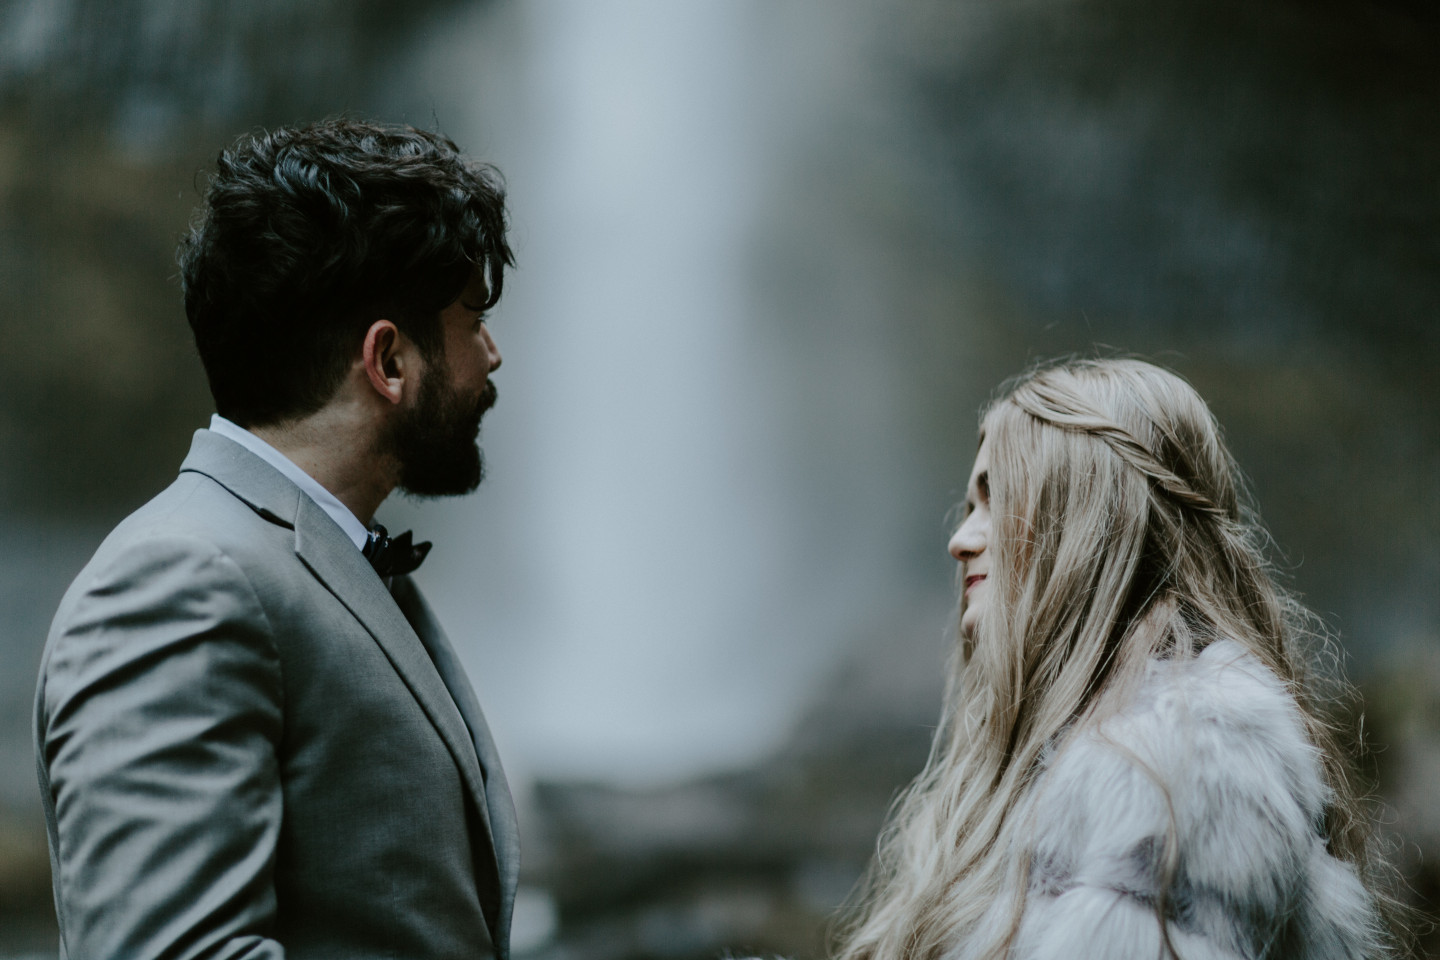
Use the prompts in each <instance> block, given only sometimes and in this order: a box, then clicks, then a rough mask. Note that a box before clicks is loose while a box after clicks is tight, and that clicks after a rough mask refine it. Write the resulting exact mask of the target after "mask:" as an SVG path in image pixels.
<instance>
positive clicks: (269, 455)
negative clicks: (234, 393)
mask: <svg viewBox="0 0 1440 960" xmlns="http://www.w3.org/2000/svg"><path fill="white" fill-rule="evenodd" d="M210 432H211V433H218V434H220V436H222V437H225V438H226V439H229V440H234V441H235V442H236V443H238V444H240V446H242V447H244V448H245V449H246V450H249V451H250V452H251V453H253V454H255V456H257V457H259V458H260V459H261V460H264V461H265V462H266V463H268V464H270V466H272V467H274V468H275V469H276V470H279V471H280V472H281V473H283V474H284V475H285V477H286V478H287V479H288V480H289V481H290V482H291V483H293V484H295V486H297V487H299V488H300V489H301V490H303V491H304V492H305V495H306V496H308V497H309V498H310V499H311V500H314V501H315V505H316V506H317V507H319V508H320V509H321V510H324V511H325V512H326V513H327V514H329V515H330V519H331V520H334V521H335V522H336V523H337V524H339V526H340V529H341V530H344V531H345V535H346V536H347V537H349V538H350V539H351V540H353V541H354V542H355V549H357V550H363V549H365V541H366V540H368V539H369V538H370V531H369V529H367V528H366V526H365V524H363V523H361V522H360V519H359V518H358V517H356V516H355V514H353V513H351V512H350V508H349V507H347V506H345V504H343V503H341V502H340V500H339V498H338V497H336V496H335V494H333V493H331V492H330V491H329V490H326V489H325V488H324V487H322V486H320V484H319V483H318V482H316V480H315V478H314V477H312V476H310V474H308V473H306V472H305V471H304V470H301V469H300V468H299V467H297V466H295V461H293V460H291V459H290V458H289V457H287V456H285V454H283V453H281V452H280V451H279V450H276V449H275V448H274V447H272V446H270V444H268V443H266V442H265V441H264V440H261V439H260V438H259V437H257V436H255V434H253V433H251V432H250V431H249V430H246V429H245V428H244V427H242V426H240V425H239V424H237V423H234V422H232V421H230V420H226V419H225V418H224V417H222V416H220V414H218V413H215V414H211V416H210Z"/></svg>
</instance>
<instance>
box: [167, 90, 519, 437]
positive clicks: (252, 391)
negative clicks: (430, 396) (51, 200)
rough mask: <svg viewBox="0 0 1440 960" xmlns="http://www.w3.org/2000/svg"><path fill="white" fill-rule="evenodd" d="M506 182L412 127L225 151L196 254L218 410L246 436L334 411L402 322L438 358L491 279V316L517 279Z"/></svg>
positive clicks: (198, 303) (321, 130) (189, 295)
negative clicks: (447, 321) (460, 307)
mask: <svg viewBox="0 0 1440 960" xmlns="http://www.w3.org/2000/svg"><path fill="white" fill-rule="evenodd" d="M505 230H506V218H505V192H504V187H503V184H502V182H501V180H500V175H499V173H498V171H496V170H495V169H494V168H493V167H489V166H486V165H482V164H476V163H473V162H471V161H468V160H467V159H466V158H465V157H463V156H462V155H461V153H460V150H459V148H458V147H456V146H455V144H454V143H453V142H452V141H451V140H449V139H448V138H446V137H444V136H442V135H440V134H437V133H430V132H427V131H424V130H417V129H415V128H413V127H407V126H389V125H381V124H375V123H367V122H362V121H356V120H348V119H334V120H325V121H321V122H319V123H314V124H310V125H307V126H301V127H290V128H280V129H277V130H273V131H270V132H268V133H267V132H263V131H262V132H258V133H254V134H250V135H247V136H244V137H241V138H240V139H239V140H237V141H236V142H235V143H234V144H233V145H231V146H230V147H228V148H227V149H225V150H223V151H221V153H220V157H219V161H218V163H217V165H216V172H215V175H214V176H213V177H212V178H211V180H210V182H209V186H208V188H207V190H206V193H205V201H204V205H203V206H202V207H201V208H200V211H199V212H198V215H197V218H196V222H195V224H194V225H193V227H192V228H191V230H190V233H189V235H188V236H186V237H185V238H184V239H183V240H182V241H181V244H180V250H179V262H180V276H181V283H182V285H183V288H184V294H185V313H186V316H187V318H188V319H189V321H190V329H191V331H192V332H193V333H194V335H195V345H196V347H197V349H198V350H199V353H200V360H201V362H202V363H203V364H204V366H205V374H206V376H207V377H208V378H209V381H210V392H211V394H212V395H213V396H214V398H215V408H216V410H217V412H219V413H220V415H221V416H223V417H226V418H228V419H230V420H233V421H234V422H236V423H238V424H240V425H241V426H246V427H249V426H264V425H270V424H275V423H281V422H285V421H287V420H292V419H295V418H298V417H303V416H305V415H307V414H309V413H313V412H314V411H316V410H318V409H320V407H322V406H324V405H325V403H326V402H327V401H328V400H329V399H330V397H331V396H332V395H333V394H334V392H335V390H336V389H337V388H338V387H339V385H340V383H341V381H342V380H343V379H344V376H345V371H346V370H347V369H348V368H349V366H350V363H351V362H352V361H353V359H354V357H355V356H356V352H357V351H358V349H359V346H360V343H361V341H362V340H363V338H364V334H365V331H366V330H367V329H368V328H369V326H370V325H371V324H372V323H373V322H374V321H375V320H377V319H380V318H389V319H391V320H393V321H394V322H395V324H396V326H398V327H399V328H400V330H401V331H402V332H403V333H404V334H405V335H406V336H407V337H409V338H411V339H412V340H413V341H415V343H416V345H417V346H418V347H419V348H420V350H421V351H422V353H423V354H424V355H425V356H426V357H427V358H433V357H436V356H440V355H441V340H440V337H441V331H440V325H439V312H440V310H442V309H443V308H444V307H445V306H447V305H448V304H450V303H452V302H453V301H454V300H455V299H456V298H457V297H458V296H459V295H460V292H461V291H462V290H463V289H464V287H465V285H466V283H467V282H469V280H470V278H471V277H472V276H473V275H474V273H475V271H476V270H479V271H481V272H482V274H483V275H484V277H485V279H486V282H487V285H488V288H489V297H488V301H487V302H486V303H485V304H484V306H485V307H486V308H487V309H488V308H489V307H491V306H493V305H494V303H495V302H496V301H497V300H499V299H500V292H501V289H502V287H503V284H504V271H505V268H506V267H508V266H513V265H514V257H513V255H512V254H511V251H510V247H509V245H508V244H507V243H506V240H505Z"/></svg>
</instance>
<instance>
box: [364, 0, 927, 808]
mask: <svg viewBox="0 0 1440 960" xmlns="http://www.w3.org/2000/svg"><path fill="white" fill-rule="evenodd" d="M805 12H806V14H807V20H806V23H807V24H808V26H809V27H810V30H809V31H808V34H806V33H801V32H800V31H798V30H795V29H794V28H795V27H796V26H799V24H798V23H790V24H787V23H784V22H779V23H777V22H775V21H776V18H777V17H781V18H783V16H784V14H783V13H781V12H780V11H779V10H778V9H777V8H771V7H767V6H766V5H764V4H754V3H733V2H728V0H711V2H697V3H685V4H666V3H623V4H606V5H604V6H603V8H601V7H597V6H596V5H593V4H588V3H585V2H581V0H571V2H558V0H557V2H550V3H542V4H526V5H523V6H521V5H518V4H517V5H500V6H498V7H483V8H482V7H474V8H471V9H470V10H468V11H466V12H464V13H463V14H461V15H459V16H457V17H455V18H453V19H450V20H447V21H446V22H445V23H443V24H441V25H439V26H437V28H436V30H435V33H434V36H433V39H432V40H431V41H429V42H426V43H422V44H421V45H420V47H419V49H420V50H421V54H420V57H419V59H418V61H417V62H416V63H415V64H406V66H405V69H407V70H412V69H413V70H419V71H421V72H422V73H424V72H427V71H428V72H429V73H430V74H431V75H432V76H434V77H436V78H439V77H445V76H456V75H463V74H464V71H463V70H460V69H457V66H458V65H459V64H461V63H469V64H471V66H472V69H473V73H474V74H475V79H474V81H473V83H467V89H465V90H463V91H454V92H453V93H452V94H451V95H450V96H451V97H453V102H447V101H446V99H445V97H444V96H443V95H442V96H441V97H437V98H436V99H435V100H434V101H432V102H431V103H430V104H429V105H428V110H429V111H433V112H434V114H435V116H437V117H438V120H439V122H440V124H441V126H442V127H443V128H444V129H446V130H447V131H448V132H450V133H451V134H452V135H453V136H454V137H455V138H456V139H457V140H459V141H460V142H462V143H464V144H466V146H467V148H468V149H470V150H472V151H473V152H474V153H476V154H477V155H478V156H481V157H483V158H485V159H488V160H492V161H494V162H496V163H497V164H498V165H499V166H500V167H501V168H502V170H504V172H505V173H506V175H507V178H508V180H509V183H510V187H511V205H512V209H513V210H514V211H515V216H516V222H515V239H516V243H517V247H518V255H519V258H520V266H519V269H518V271H517V272H516V273H515V274H514V276H513V279H512V280H510V281H507V286H506V295H505V300H504V302H502V304H501V306H500V308H499V310H498V311H497V318H496V320H495V321H494V323H493V330H494V333H495V336H496V338H497V340H498V342H499V344H500V347H501V350H502V352H503V354H504V355H505V358H506V361H505V363H506V366H505V368H503V369H502V370H501V371H500V372H499V374H498V375H497V383H498V387H499V391H500V396H501V403H500V405H499V407H498V408H497V409H496V411H495V412H494V413H493V414H492V415H491V417H490V420H489V422H488V423H487V425H486V428H485V433H484V437H483V441H484V443H483V445H484V447H485V449H486V453H487V458H488V461H489V463H490V479H489V480H487V482H486V483H485V485H484V486H482V488H481V491H480V492H479V493H478V494H477V495H476V496H475V497H473V498H470V499H467V500H464V501H458V502H454V503H436V504H433V505H426V506H424V507H423V508H419V509H418V511H417V509H416V508H415V507H413V506H406V505H403V504H402V505H398V506H397V505H392V507H391V508H390V509H393V510H395V512H396V513H397V514H400V513H410V512H412V511H414V515H413V516H411V517H406V522H412V521H413V522H414V523H415V525H417V526H418V527H419V528H420V530H421V532H422V533H426V532H427V531H435V532H437V533H443V534H444V537H443V539H442V541H441V542H440V544H439V546H437V549H436V557H437V558H438V559H439V562H437V563H434V564H432V565H431V566H428V567H427V568H426V570H425V571H424V572H423V578H424V583H425V586H426V588H427V590H428V592H429V593H430V595H431V597H432V600H433V602H434V603H435V605H436V607H437V608H438V609H439V611H440V614H441V616H442V618H443V619H444V621H445V622H446V623H447V625H448V626H449V629H450V632H451V634H452V636H453V637H454V638H455V641H456V643H457V645H458V646H459V647H460V648H461V649H462V651H463V653H464V656H465V657H466V660H467V663H468V665H469V667H470V669H471V672H472V675H473V678H474V680H475V683H476V685H477V687H478V688H479V690H480V693H481V696H482V700H483V701H484V702H485V704H486V706H487V709H488V710H489V711H490V714H491V722H492V725H493V726H494V727H495V728H496V732H497V737H498V738H499V739H500V740H501V741H502V743H501V746H502V748H504V749H505V756H506V758H507V764H510V765H513V766H514V767H515V768H517V769H518V770H529V771H530V772H533V773H537V774H544V775H550V776H558V775H563V776H581V777H598V778H605V779H622V780H635V779H640V780H656V779H671V778H676V777H681V776H684V775H687V774H691V773H694V772H696V771H700V770H708V769H713V768H716V767H719V766H727V765H734V764H739V763H742V762H747V761H750V760H753V759H754V758H755V757H756V756H758V755H759V754H761V753H762V752H764V751H765V750H767V749H769V748H771V747H773V746H774V745H775V744H776V743H778V741H779V740H780V739H781V738H783V737H784V736H785V735H786V733H787V732H788V731H789V729H790V728H791V726H792V725H793V722H794V720H795V718H796V716H797V715H798V713H799V712H800V711H801V709H803V707H804V706H805V705H806V704H807V703H808V701H809V700H810V699H811V697H812V695H813V693H814V691H815V689H816V688H817V686H818V685H820V684H822V683H824V682H825V680H826V678H827V677H828V676H829V675H830V673H831V671H833V669H834V668H835V667H836V665H837V662H838V660H839V658H840V656H841V654H842V653H843V652H844V651H845V649H846V644H845V641H846V640H847V639H848V638H850V637H852V636H853V635H854V632H855V629H856V627H857V624H865V623H866V622H867V617H869V616H872V613H871V611H874V610H877V609H882V608H883V607H884V604H885V602H886V600H887V598H889V597H893V593H894V586H893V584H890V583H887V582H885V574H884V573H883V572H882V568H883V566H884V565H885V563H886V561H887V558H888V557H890V556H893V554H894V553H895V552H896V551H895V549H894V547H893V545H892V546H891V547H887V546H886V544H885V542H884V540H885V538H886V537H888V538H890V539H891V540H892V541H893V540H895V539H897V538H899V537H900V536H901V535H902V533H903V524H901V523H895V522H893V521H894V519H895V517H894V513H895V511H896V510H897V509H899V510H903V503H904V501H905V498H904V497H902V496H896V495H895V494H896V493H897V491H898V490H899V489H900V488H902V487H903V486H904V482H905V481H904V479H903V478H904V477H905V476H906V474H907V470H906V465H905V463H904V461H903V458H902V457H898V456H875V455H873V454H874V453H875V450H874V443H875V436H876V433H877V431H878V432H880V433H883V432H884V429H885V424H887V423H888V422H891V421H893V420H894V419H895V417H896V416H897V411H896V410H895V409H894V408H893V406H892V405H889V404H888V403H887V402H886V399H885V384H886V378H887V374H886V371H885V369H884V368H883V367H882V366H881V365H878V364H876V363H873V362H872V360H873V359H874V358H873V347H874V339H875V338H878V337H879V336H880V334H879V332H878V330H879V327H878V325H877V324H876V323H875V318H874V316H873V315H867V316H865V317H863V318H852V319H858V322H855V323H850V324H846V323H839V324H837V327H836V332H835V335H834V339H835V340H836V341H837V345H831V346H829V347H825V346H821V347H819V348H818V350H819V351H822V352H823V351H828V353H827V356H828V357H829V358H830V360H832V361H833V360H836V359H839V360H840V361H841V363H840V366H839V370H841V371H848V372H849V373H851V374H853V377H849V378H847V379H848V380H849V382H848V383H847V384H846V385H845V388H844V389H843V390H841V391H836V390H834V389H833V388H831V387H829V386H826V385H824V384H823V382H822V381H823V380H827V379H828V380H831V381H833V380H834V378H835V374H836V373H837V369H836V367H835V366H833V365H832V366H831V367H830V368H829V369H828V370H824V371H821V370H818V369H815V368H816V366H817V365H816V364H814V363H807V362H806V360H805V358H804V357H803V356H799V357H787V356H785V355H783V354H778V355H777V351H776V349H775V348H776V338H775V335H774V334H773V333H772V332H771V331H769V330H767V329H766V325H767V324H773V323H774V322H775V318H774V317H773V314H774V312H775V307H774V305H773V303H769V302H766V301H765V300H764V298H763V297H760V296H758V295H757V294H756V292H755V288H756V281H755V274H756V272H757V269H761V268H763V267H764V266H765V265H764V264H763V263H761V262H760V259H761V258H760V255H759V254H758V253H757V250H758V249H761V248H763V246H764V245H765V243H768V242H773V236H772V235H773V232H774V229H773V219H774V218H775V214H774V210H773V207H774V205H775V203H776V195H777V193H779V192H780V191H782V190H783V189H784V186H783V183H784V182H783V180H782V179H781V178H782V177H784V176H786V175H787V174H788V173H789V172H790V166H791V164H790V161H792V160H793V155H794V154H796V153H798V150H797V143H798V142H801V141H803V138H804V137H806V136H807V135H809V134H812V133H814V131H815V130H816V128H817V125H820V126H823V125H824V124H825V123H826V122H828V121H829V119H830V118H829V117H828V116H827V113H826V111H830V112H831V113H833V111H834V106H835V103H836V102H837V99H838V98H842V97H844V96H845V94H846V91H845V86H844V83H843V80H844V77H845V74H844V71H843V66H844V57H845V49H846V48H845V46H844V44H843V43H839V42H836V40H837V37H836V36H835V35H834V34H835V31H836V30H837V28H838V27H839V25H841V24H843V23H844V20H843V18H835V17H828V18H827V17H826V15H825V14H824V12H823V9H819V8H812V9H809V10H807V11H805ZM793 14H794V11H793V10H792V11H791V15H792V16H793ZM827 31H828V32H827ZM775 32H779V33H781V37H782V38H783V41H784V44H785V46H784V49H783V56H784V57H785V58H787V64H788V66H789V67H790V70H789V75H788V76H786V77H783V78H778V82H777V66H778V64H777V62H776V59H775V57H776V55H777V54H779V53H780V47H779V45H778V44H777V45H776V47H775V48H774V49H772V48H770V47H768V46H767V45H766V44H765V43H763V42H757V38H759V37H765V36H767V35H770V34H772V33H775ZM807 35H808V37H809V42H808V43H807V41H806V40H805V37H806V36H807ZM807 56H808V57H811V58H813V62H812V63H810V64H808V66H809V67H810V69H809V70H808V71H807V70H796V69H794V67H795V65H794V63H793V59H794V58H796V57H800V58H805V57H807ZM827 71H828V72H827ZM796 75H799V76H800V77H801V78H802V79H800V80H798V82H797V80H796ZM417 86H419V87H420V88H422V89H432V90H433V89H444V85H443V84H441V83H437V82H427V81H422V82H421V83H419V84H417ZM476 91H478V93H477V92H476ZM408 109H409V111H410V112H411V113H412V114H414V115H415V116H413V119H415V120H416V122H422V120H423V118H422V117H421V116H420V114H421V113H422V112H426V111H427V105H425V104H419V105H410V107H409V108H408ZM812 239H815V238H812ZM827 242H829V243H831V244H832V245H834V243H835V241H834V240H833V239H830V240H828V241H827ZM849 254H850V258H851V260H853V261H854V262H855V265H856V269H855V270H854V271H853V273H850V274H849V275H848V276H840V277H838V278H836V283H835V288H834V289H831V290H826V291H815V295H814V301H813V303H812V304H811V305H809V306H808V308H807V309H809V310H812V311H818V310H821V309H823V307H824V305H825V304H828V303H830V302H832V301H837V300H844V301H847V302H848V303H849V306H847V307H845V308H844V309H842V311H840V312H841V313H844V312H850V313H854V312H855V311H857V310H863V309H866V305H867V304H869V303H870V302H871V301H873V300H874V299H876V298H875V297H874V295H873V293H871V294H868V295H867V293H866V290H865V287H866V285H867V284H871V283H873V280H871V279H867V277H866V276H865V274H864V271H863V270H862V269H859V267H860V263H861V259H862V258H861V256H860V254H859V253H858V252H857V251H856V250H850V251H849ZM841 262H842V263H843V260H842V261H841ZM839 268H840V265H839V264H836V265H832V269H839ZM782 319H798V318H782ZM842 319H843V318H842ZM808 322H811V323H813V322H814V320H813V318H811V319H810V320H809V321H808ZM857 329H858V330H861V331H866V330H868V332H862V333H861V334H860V335H858V336H857V335H850V334H851V333H853V331H855V330H857ZM811 374H815V375H816V377H817V387H816V389H814V390H808V391H807V390H806V389H805V385H804V382H803V379H802V378H804V377H806V376H808V375H811ZM837 395H838V396H837ZM807 397H808V399H807ZM815 404H826V405H834V404H838V406H829V408H828V409H827V410H826V411H825V415H824V419H825V420H832V419H833V420H835V421H845V422H847V423H848V424H849V425H850V429H849V430H848V431H847V432H846V434H845V435H844V436H843V438H841V439H839V441H838V446H834V447H832V449H831V450H830V451H829V455H830V457H831V458H833V459H832V460H831V462H828V463H827V464H826V466H825V468H824V471H822V472H825V471H829V472H830V476H828V477H821V478H819V479H820V482H819V484H818V485H817V484H815V483H812V482H811V481H813V480H815V479H816V478H815V477H805V476H803V471H804V469H805V466H804V465H802V464H797V463H796V461H797V460H799V459H800V458H799V457H797V456H796V449H797V448H798V447H801V446H803V445H804V444H805V442H806V440H807V438H806V437H805V436H802V435H801V434H802V433H803V432H804V431H805V430H806V429H807V426H806V419H805V418H806V416H807V415H808V414H809V413H811V412H813V409H812V408H813V407H814V405H815ZM812 419H813V417H812ZM812 466H813V465H812ZM835 467H839V468H840V469H839V470H835V469H834V468H835ZM910 472H913V471H910ZM887 491H888V495H887ZM817 506H818V507H819V508H820V509H818V510H817V509H816V508H817ZM936 519H938V516H937V518H936ZM817 520H818V521H819V522H820V523H821V524H824V523H833V524H835V525H836V526H840V525H843V526H844V527H845V528H846V529H844V530H831V531H828V532H821V534H820V535H818V536H814V537H810V536H807V532H808V531H809V528H810V526H812V525H814V524H816V523H817ZM437 528H439V529H437ZM937 542H938V539H937ZM827 545H830V546H833V545H839V546H840V548H841V549H839V550H834V551H831V553H830V555H828V556H827V555H826V548H827ZM937 550H938V548H937ZM942 623H943V611H941V613H940V614H939V615H937V617H936V618H935V620H934V622H933V624H932V631H931V632H938V631H939V629H940V627H941V624H942Z"/></svg>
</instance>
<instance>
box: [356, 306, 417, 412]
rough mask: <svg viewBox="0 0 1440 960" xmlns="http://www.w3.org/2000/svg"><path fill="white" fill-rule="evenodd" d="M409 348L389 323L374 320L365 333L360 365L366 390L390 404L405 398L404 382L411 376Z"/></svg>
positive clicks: (410, 348) (397, 329)
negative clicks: (368, 387) (378, 395)
mask: <svg viewBox="0 0 1440 960" xmlns="http://www.w3.org/2000/svg"><path fill="white" fill-rule="evenodd" d="M412 353H413V346H412V345H411V344H410V342H409V341H408V340H407V339H406V338H405V336H404V334H402V333H401V332H400V330H399V328H398V327H396V326H395V324H394V323H392V322H391V321H389V320H376V321H375V322H374V323H372V324H370V329H368V330H366V331H365V340H364V342H363V343H362V344H361V347H360V362H361V364H362V365H363V366H364V368H365V379H367V380H369V381H370V386H372V387H374V388H375V392H376V393H378V394H380V395H381V396H382V397H384V398H385V399H386V400H388V401H390V402H391V403H394V404H398V403H399V402H400V400H401V398H402V397H403V396H404V395H405V380H406V378H407V377H413V376H414V370H413V369H412V367H413V358H412V356H411V354H412Z"/></svg>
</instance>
